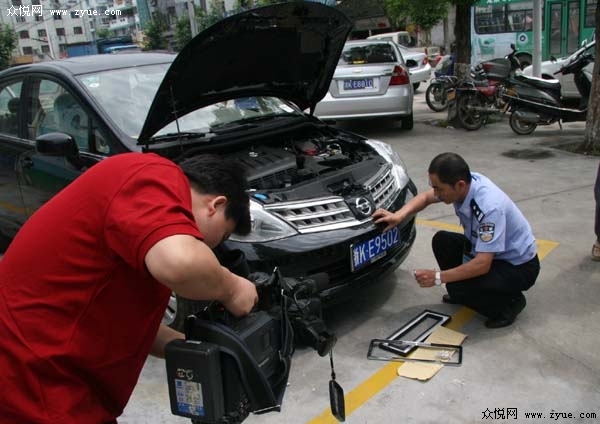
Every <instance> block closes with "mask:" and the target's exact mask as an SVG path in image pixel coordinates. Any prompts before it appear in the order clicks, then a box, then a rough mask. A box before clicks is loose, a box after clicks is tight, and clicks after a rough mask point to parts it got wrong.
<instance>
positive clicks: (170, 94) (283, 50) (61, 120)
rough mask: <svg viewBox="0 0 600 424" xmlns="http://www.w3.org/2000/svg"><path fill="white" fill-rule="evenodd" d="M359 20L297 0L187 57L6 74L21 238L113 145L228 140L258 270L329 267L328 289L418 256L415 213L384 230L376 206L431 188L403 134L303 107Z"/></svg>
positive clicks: (2, 198)
mask: <svg viewBox="0 0 600 424" xmlns="http://www.w3.org/2000/svg"><path fill="white" fill-rule="evenodd" d="M351 28H352V24H351V22H350V21H348V19H347V18H346V17H345V16H344V15H342V14H341V13H339V12H338V11H336V10H335V9H333V8H330V7H327V6H324V5H321V4H319V3H313V2H295V3H284V4H279V5H275V6H269V7H266V8H261V9H255V10H252V11H250V12H246V13H242V14H239V15H235V16H232V17H230V18H228V19H225V20H223V21H221V22H220V23H218V24H217V25H215V26H213V27H211V28H209V29H208V30H206V31H205V32H203V33H201V34H199V35H198V36H197V37H195V38H194V39H193V40H192V41H191V42H190V43H189V44H188V45H187V46H186V47H185V48H184V49H183V50H182V51H181V52H180V53H179V54H178V55H177V56H174V55H168V54H156V53H132V54H127V55H97V56H86V57H77V58H73V59H65V60H59V61H52V62H43V63H36V64H31V65H24V66H20V67H15V68H12V69H8V70H6V71H4V72H2V73H0V160H1V164H0V184H2V190H0V232H1V234H2V235H3V237H4V238H5V239H7V240H10V238H11V237H13V236H14V234H15V233H16V232H17V231H18V230H19V228H20V226H21V225H22V224H23V223H24V222H25V220H26V219H27V218H28V217H29V216H30V215H31V214H32V213H33V212H34V211H35V210H36V209H38V208H39V207H40V206H42V205H43V204H44V202H46V201H47V200H48V199H50V198H51V197H52V196H53V195H54V194H55V193H56V192H57V191H59V190H60V189H61V188H63V187H64V186H66V185H67V184H68V183H69V181H71V180H73V179H74V178H76V177H77V176H78V175H80V174H81V173H82V172H85V170H86V169H88V168H89V167H91V166H93V165H94V164H95V163H97V162H98V161H101V160H102V159H104V158H106V157H108V156H110V155H115V154H119V153H122V152H127V151H143V152H155V153H158V154H161V155H163V156H166V157H168V158H171V159H173V160H179V159H181V158H183V157H188V156H190V155H196V154H200V153H204V152H210V153H218V154H222V155H226V156H228V157H232V158H235V159H236V160H237V161H239V162H241V163H243V164H244V166H245V168H246V170H247V174H248V178H249V182H250V186H251V193H250V194H251V210H252V219H253V221H252V225H253V228H252V232H251V233H250V234H249V235H248V236H246V237H238V236H232V237H231V238H230V240H229V241H227V243H226V244H227V247H228V248H230V249H240V250H241V251H243V252H244V253H245V255H246V257H247V259H248V261H249V264H250V267H251V269H252V270H257V271H264V272H271V271H272V270H273V267H274V266H279V268H280V270H281V271H282V273H283V275H287V276H309V275H312V274H316V273H323V272H324V273H326V274H327V275H328V277H329V283H328V285H327V287H324V288H323V290H322V292H321V295H322V297H323V299H324V300H325V301H334V300H336V299H338V298H339V296H340V295H341V294H342V292H346V293H348V292H350V293H351V292H352V290H347V289H349V288H352V287H356V286H358V285H362V284H373V283H374V282H375V280H376V279H377V278H378V277H380V276H381V275H382V274H384V273H385V272H387V271H392V270H394V269H395V268H396V267H397V266H398V265H399V264H400V263H401V262H402V261H403V260H404V258H405V257H406V255H407V254H408V252H409V250H410V248H411V246H412V244H413V242H414V239H415V225H414V219H409V220H407V221H405V222H403V223H402V224H401V225H399V226H398V227H397V228H395V229H394V230H392V231H389V232H386V233H382V231H381V229H379V228H376V227H375V226H374V225H373V222H372V219H371V213H372V212H373V211H374V210H375V208H378V207H382V208H387V209H389V210H396V209H398V208H399V207H401V206H402V205H403V204H404V203H405V202H406V201H407V200H408V199H410V198H412V197H413V196H414V195H415V194H416V188H415V186H414V184H413V183H412V181H411V180H410V178H409V177H408V175H407V172H406V168H405V167H404V165H403V164H402V162H401V161H400V159H399V157H398V155H397V154H396V153H395V152H394V151H393V150H392V148H391V147H390V146H389V145H387V144H385V143H382V142H380V141H375V140H370V139H366V138H364V137H362V136H360V135H356V134H354V133H351V132H347V131H343V130H340V129H337V128H335V127H332V126H329V125H326V124H325V123H323V122H322V121H320V120H319V119H317V118H316V117H314V116H312V115H311V114H310V113H305V112H303V111H304V110H309V111H313V110H314V108H315V105H316V103H317V102H318V101H319V100H320V99H321V98H322V97H323V96H324V95H325V93H326V92H327V89H328V87H329V82H330V80H331V78H332V75H333V72H334V69H335V66H336V64H337V61H338V57H339V55H340V52H341V50H342V47H343V45H344V41H345V40H346V37H347V35H348V33H349V31H350V30H351ZM284 46H285V47H284ZM290 63H294V64H295V65H294V66H290ZM49 254H51V253H50V252H49ZM57 254H58V253H57ZM180 305H182V304H180ZM186 308H187V307H186ZM181 309H183V308H181V307H180V311H181ZM171 312H172V311H171ZM185 312H187V311H185ZM169 319H171V320H172V319H173V316H171V317H170V318H169Z"/></svg>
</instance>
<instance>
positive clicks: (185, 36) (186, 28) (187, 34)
mask: <svg viewBox="0 0 600 424" xmlns="http://www.w3.org/2000/svg"><path fill="white" fill-rule="evenodd" d="M191 39H192V28H191V27H190V19H189V18H188V17H187V16H182V17H180V18H179V19H177V22H176V23H175V41H176V43H177V51H181V49H182V48H183V46H185V45H186V44H187V43H189V41H190V40H191Z"/></svg>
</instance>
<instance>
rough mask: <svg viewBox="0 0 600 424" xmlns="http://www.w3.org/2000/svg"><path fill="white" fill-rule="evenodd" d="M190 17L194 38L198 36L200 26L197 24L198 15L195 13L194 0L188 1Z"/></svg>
mask: <svg viewBox="0 0 600 424" xmlns="http://www.w3.org/2000/svg"><path fill="white" fill-rule="evenodd" d="M187 6H188V15H189V18H190V30H191V31H192V38H193V37H195V36H196V35H197V34H198V24H197V22H196V13H195V12H194V2H193V0H188V2H187Z"/></svg>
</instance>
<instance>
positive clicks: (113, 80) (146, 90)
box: [78, 63, 302, 139]
mask: <svg viewBox="0 0 600 424" xmlns="http://www.w3.org/2000/svg"><path fill="white" fill-rule="evenodd" d="M169 66H170V64H168V63H167V64H160V65H149V66H137V67H132V68H124V69H114V70H110V71H103V72H98V73H93V74H85V75H80V76H79V77H78V78H79V80H80V81H81V82H82V83H83V85H84V86H85V87H86V89H87V91H88V92H89V93H90V95H91V96H92V97H93V98H94V99H95V100H96V101H97V103H98V104H99V105H100V106H101V107H102V108H103V109H104V111H105V112H106V114H107V116H109V117H110V119H111V120H112V121H113V122H115V123H116V124H117V125H118V126H119V127H120V129H121V130H122V131H123V132H124V133H125V134H127V135H128V136H129V137H131V138H132V139H137V138H138V136H139V134H140V131H141V130H142V126H143V125H144V121H145V119H146V115H147V114H148V111H149V109H150V106H151V104H152V100H153V99H154V96H155V94H156V92H157V91H158V87H159V86H160V83H161V82H162V80H163V77H164V76H165V74H166V72H167V70H168V69H169ZM290 114H298V115H302V112H301V111H299V110H298V109H297V108H296V107H295V106H293V104H291V103H289V102H287V101H285V100H282V99H279V98H276V97H245V98H237V99H232V100H227V101H223V102H219V103H215V104H212V105H210V106H206V107H203V108H200V109H198V110H195V111H193V112H190V113H188V114H187V115H183V116H180V117H178V119H177V123H175V122H171V123H170V124H169V125H167V126H166V127H164V128H162V129H161V130H160V131H159V132H157V133H156V134H155V135H154V136H155V137H158V136H161V135H166V134H173V133H183V132H186V133H194V132H209V131H211V130H212V129H213V128H219V127H223V126H229V125H232V126H235V123H236V122H237V121H239V122H240V124H243V123H245V122H248V121H249V120H256V119H260V118H261V117H265V118H266V117H275V116H278V115H285V116H289V115H290Z"/></svg>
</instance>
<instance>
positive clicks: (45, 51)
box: [42, 44, 50, 53]
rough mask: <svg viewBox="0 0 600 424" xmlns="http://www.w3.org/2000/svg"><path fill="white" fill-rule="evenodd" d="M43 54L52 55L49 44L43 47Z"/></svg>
mask: <svg viewBox="0 0 600 424" xmlns="http://www.w3.org/2000/svg"><path fill="white" fill-rule="evenodd" d="M42 53H50V46H48V45H47V44H44V45H42Z"/></svg>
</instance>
